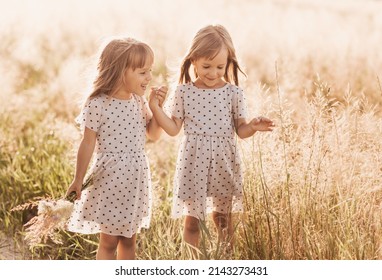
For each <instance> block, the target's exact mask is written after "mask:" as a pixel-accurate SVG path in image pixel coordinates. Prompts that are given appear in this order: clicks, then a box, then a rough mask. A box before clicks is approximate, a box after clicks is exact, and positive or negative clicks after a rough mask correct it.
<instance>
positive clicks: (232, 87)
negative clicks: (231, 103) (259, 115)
mask: <svg viewBox="0 0 382 280" xmlns="http://www.w3.org/2000/svg"><path fill="white" fill-rule="evenodd" d="M227 84H228V88H229V89H230V91H231V92H233V93H242V92H243V89H242V88H241V87H239V86H237V85H234V84H231V83H227Z"/></svg>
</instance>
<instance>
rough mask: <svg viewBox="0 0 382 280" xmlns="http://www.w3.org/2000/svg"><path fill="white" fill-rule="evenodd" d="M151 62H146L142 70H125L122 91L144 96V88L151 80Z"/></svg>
mask: <svg viewBox="0 0 382 280" xmlns="http://www.w3.org/2000/svg"><path fill="white" fill-rule="evenodd" d="M151 68H152V62H151V61H148V62H146V64H145V65H144V66H143V67H142V68H136V69H134V70H133V69H132V68H127V69H126V72H125V86H124V90H125V91H126V92H127V93H135V94H137V95H139V96H143V95H144V94H145V91H146V88H147V86H148V84H149V82H150V81H151V79H152V75H151Z"/></svg>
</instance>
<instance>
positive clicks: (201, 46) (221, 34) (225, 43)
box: [179, 24, 246, 86]
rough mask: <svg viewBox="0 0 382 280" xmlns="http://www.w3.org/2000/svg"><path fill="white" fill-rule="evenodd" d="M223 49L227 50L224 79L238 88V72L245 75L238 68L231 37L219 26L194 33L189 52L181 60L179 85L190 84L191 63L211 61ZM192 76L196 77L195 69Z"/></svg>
mask: <svg viewBox="0 0 382 280" xmlns="http://www.w3.org/2000/svg"><path fill="white" fill-rule="evenodd" d="M223 47H225V48H227V50H228V58H227V66H226V69H225V73H224V79H225V80H226V82H231V81H234V83H235V85H237V86H238V85H239V79H238V72H239V71H240V72H241V73H242V74H243V75H244V76H246V74H245V73H244V72H243V70H241V68H240V66H239V63H238V60H237V58H236V52H235V48H234V46H233V42H232V39H231V36H230V35H229V33H228V31H227V30H226V29H225V28H224V27H223V26H222V25H219V24H218V25H207V26H206V27H204V28H202V29H200V30H199V31H198V32H197V33H196V35H195V37H194V39H193V40H192V44H191V47H190V50H189V51H188V53H187V55H186V56H185V58H184V59H183V62H182V65H181V69H180V77H179V83H189V82H191V76H190V73H189V71H190V67H191V64H192V62H193V61H195V60H198V59H199V58H207V59H213V58H214V57H215V56H216V55H217V54H218V53H219V52H220V50H221V49H222V48H223ZM194 74H195V76H196V77H198V75H197V73H196V71H195V69H194Z"/></svg>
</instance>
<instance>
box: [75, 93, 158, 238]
mask: <svg viewBox="0 0 382 280" xmlns="http://www.w3.org/2000/svg"><path fill="white" fill-rule="evenodd" d="M151 117H152V115H151V112H150V110H149V109H148V104H147V101H146V100H145V99H144V98H142V97H139V96H137V95H134V94H133V97H132V98H131V99H129V100H120V99H115V98H110V97H108V96H107V95H100V96H98V97H95V98H93V99H91V100H90V101H88V102H87V104H86V105H85V107H84V109H83V110H82V112H81V114H80V115H79V117H78V118H77V121H78V123H79V124H80V127H81V129H82V130H83V129H84V128H85V126H86V127H88V128H90V129H92V130H94V131H96V132H97V146H96V153H95V155H94V157H93V163H92V166H91V169H90V170H91V172H92V173H93V176H94V185H93V186H91V187H89V188H87V189H85V190H84V191H83V192H82V194H81V199H80V200H77V201H76V202H75V205H74V211H73V213H72V216H71V218H70V220H69V222H68V224H67V228H68V230H70V231H73V232H79V233H86V234H91V233H98V232H103V233H107V234H110V235H118V236H125V237H129V238H130V237H132V236H133V235H134V234H135V233H138V232H139V231H140V229H141V228H148V227H149V224H150V215H151V203H152V202H151V201H152V198H151V179H150V170H149V163H148V159H147V157H146V154H145V141H146V140H145V139H146V138H145V137H146V125H147V124H148V122H149V120H150V119H151Z"/></svg>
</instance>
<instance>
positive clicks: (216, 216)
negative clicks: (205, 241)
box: [212, 212, 234, 248]
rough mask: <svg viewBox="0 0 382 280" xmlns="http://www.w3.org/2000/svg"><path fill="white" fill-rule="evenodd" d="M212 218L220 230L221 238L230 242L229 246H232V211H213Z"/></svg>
mask: <svg viewBox="0 0 382 280" xmlns="http://www.w3.org/2000/svg"><path fill="white" fill-rule="evenodd" d="M212 219H213V220H214V223H215V226H216V228H217V230H218V236H219V240H221V241H223V242H225V243H227V244H229V247H231V248H232V246H233V241H234V240H233V227H232V218H231V213H229V214H223V213H219V212H212Z"/></svg>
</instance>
